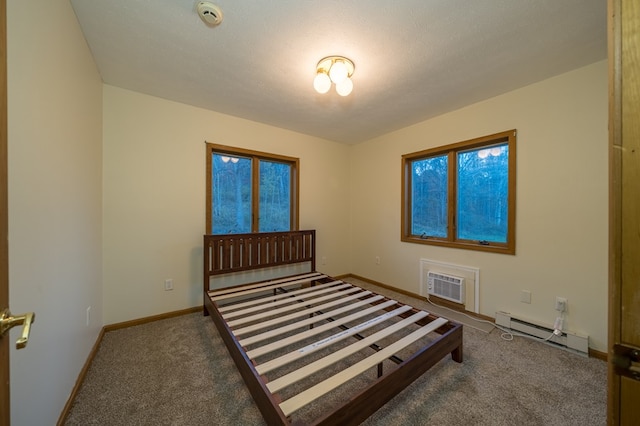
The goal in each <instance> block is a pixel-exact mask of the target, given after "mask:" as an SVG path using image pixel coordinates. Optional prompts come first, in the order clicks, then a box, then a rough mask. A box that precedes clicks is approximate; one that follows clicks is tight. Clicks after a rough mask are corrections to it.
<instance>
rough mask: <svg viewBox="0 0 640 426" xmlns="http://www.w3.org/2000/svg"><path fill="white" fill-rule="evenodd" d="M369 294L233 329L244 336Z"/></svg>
mask: <svg viewBox="0 0 640 426" xmlns="http://www.w3.org/2000/svg"><path fill="white" fill-rule="evenodd" d="M369 294H371V292H370V291H363V292H360V293H356V294H354V295H351V296H349V297H344V298H342V299H339V300H333V301H331V302H328V303H325V304H323V305H320V306H314V307H313V308H309V309H305V310H302V311H299V312H294V313H292V314H289V315H285V316H282V317H280V318H274V319H272V320H269V321H263V322H261V323H258V324H254V325H250V326H248V327H244V328H240V329H237V330H232V331H233V334H234V335H235V336H242V335H244V334H247V333H251V332H254V331H258V330H262V329H263V328H267V327H271V326H272V325H276V324H281V323H283V322H286V321H290V320H294V319H296V318H300V317H304V316H307V315H310V314H313V313H316V312H318V311H321V310H323V309H326V308H330V307H332V306H336V305H339V304H341V303H346V302H350V301H352V300H354V299H359V298H361V297H364V296H367V295H369Z"/></svg>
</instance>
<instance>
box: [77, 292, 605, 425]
mask: <svg viewBox="0 0 640 426" xmlns="http://www.w3.org/2000/svg"><path fill="white" fill-rule="evenodd" d="M363 286H364V285H363ZM375 290H376V291H378V292H379V293H381V294H388V295H389V296H390V297H396V296H397V295H394V294H389V293H393V292H389V291H387V290H385V289H379V288H375ZM401 297H403V296H397V298H398V299H400V298H401ZM404 297H406V296H404ZM420 303H424V302H422V301H415V300H413V304H414V305H418V304H420ZM418 307H421V306H418ZM421 308H422V309H426V308H424V307H421ZM426 310H428V309H426ZM445 316H446V315H445ZM485 327H486V326H484V325H480V326H479V327H478V328H480V329H477V328H473V327H470V326H465V327H464V362H463V363H462V364H458V363H455V362H453V361H452V360H451V358H450V357H447V358H445V359H444V360H442V361H441V362H440V363H438V364H437V365H436V366H434V367H433V368H432V369H431V370H429V371H428V372H427V373H426V374H424V375H423V376H421V377H420V378H419V379H418V380H416V381H415V382H414V383H413V384H412V385H411V386H409V387H408V388H406V389H405V390H404V391H403V392H402V393H400V394H399V395H398V396H396V397H395V398H394V399H393V400H392V401H390V402H389V403H388V404H386V405H385V406H384V407H382V408H381V409H380V410H378V411H377V412H376V413H375V414H374V415H373V416H371V417H370V418H369V419H368V420H367V421H365V422H364V424H365V425H385V426H394V425H403V426H405V425H427V424H428V425H509V426H511V425H518V426H526V425H545V426H547V425H562V426H565V425H605V424H606V387H607V382H606V379H607V377H606V376H607V367H606V363H605V362H603V361H600V360H597V359H593V358H591V359H589V358H585V357H582V356H579V355H575V354H572V353H569V352H566V351H563V350H561V349H558V348H555V347H551V346H549V345H545V344H543V343H539V342H535V341H531V340H529V339H524V338H518V337H516V338H515V339H514V340H513V341H506V340H503V339H502V338H501V337H500V334H501V332H500V331H498V330H495V329H494V330H493V331H490V332H487V331H482V330H481V329H482V328H485ZM487 330H489V329H487ZM66 424H67V425H195V424H209V425H230V426H237V425H261V424H264V421H263V419H262V417H261V415H260V412H259V411H258V409H257V407H256V406H255V404H254V403H253V400H252V399H251V396H250V394H249V392H248V391H247V389H246V386H245V385H244V382H243V381H242V378H241V377H240V375H239V373H238V371H237V370H236V367H235V365H234V364H233V361H232V360H231V357H230V356H229V354H228V352H227V350H226V347H225V346H224V344H223V342H222V339H221V338H220V336H219V334H218V332H217V330H216V329H215V327H214V325H213V322H212V321H211V319H210V318H209V317H203V316H202V314H199V313H196V314H189V315H184V316H181V317H177V318H172V319H167V320H161V321H156V322H153V323H149V324H145V325H140V326H136V327H131V328H127V329H121V330H116V331H112V332H108V333H106V334H105V336H104V339H103V341H102V344H101V345H100V348H99V350H98V353H97V355H96V357H95V359H94V362H93V364H92V365H91V367H90V369H89V371H88V374H87V377H86V379H85V382H84V384H83V386H82V388H81V389H80V391H79V393H78V395H77V398H76V400H75V402H74V404H73V406H72V408H71V411H70V413H69V416H68V418H67V422H66Z"/></svg>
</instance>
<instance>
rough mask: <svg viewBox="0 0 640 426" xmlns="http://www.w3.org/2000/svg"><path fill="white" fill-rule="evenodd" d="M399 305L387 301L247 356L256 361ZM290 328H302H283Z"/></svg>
mask: <svg viewBox="0 0 640 426" xmlns="http://www.w3.org/2000/svg"><path fill="white" fill-rule="evenodd" d="M371 299H375V297H372V298H371ZM378 299H380V298H378ZM367 300H370V299H367ZM397 303H398V302H396V301H395V300H388V301H386V302H384V303H380V304H379V305H375V306H372V307H371V308H369V309H365V310H364V311H358V312H356V313H354V314H351V315H347V316H346V317H342V318H339V319H336V320H334V321H332V322H328V323H326V324H323V325H321V326H318V327H313V328H311V329H309V330H307V331H304V332H302V333H298V334H294V335H293V336H289V337H287V338H285V339H280V340H277V341H275V342H273V343H269V344H268V345H264V346H260V347H259V348H256V349H254V350H251V351H247V356H248V357H249V359H255V358H257V357H259V356H262V355H265V354H268V353H269V352H273V351H275V350H277V349H280V348H283V347H285V346H288V345H290V344H293V343H296V342H299V341H300V340H302V339H306V338H309V337H312V336H315V335H316V334H320V333H322V332H324V331H326V330H331V329H332V328H335V327H339V326H341V325H343V324H346V323H348V322H351V321H355V320H357V319H360V318H362V317H364V316H367V315H369V314H372V313H374V312H376V311H379V310H381V309H385V308H388V307H390V306H393V305H395V304H397ZM354 309H355V307H354ZM330 314H331V315H335V314H334V313H333V312H331V313H330ZM313 320H314V321H319V320H320V318H319V316H317V317H314V318H313ZM288 327H291V328H290V330H295V329H296V328H301V327H300V326H299V325H298V323H296V324H294V325H292V326H287V327H283V328H288ZM290 330H285V331H281V332H280V333H278V334H282V333H286V332H287V331H290ZM269 334H270V336H268V337H272V336H273V334H272V333H269ZM268 337H265V339H266V338H268Z"/></svg>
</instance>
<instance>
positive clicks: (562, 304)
mask: <svg viewBox="0 0 640 426" xmlns="http://www.w3.org/2000/svg"><path fill="white" fill-rule="evenodd" d="M566 310H567V299H565V298H564V297H558V296H556V311H558V312H564V311H566Z"/></svg>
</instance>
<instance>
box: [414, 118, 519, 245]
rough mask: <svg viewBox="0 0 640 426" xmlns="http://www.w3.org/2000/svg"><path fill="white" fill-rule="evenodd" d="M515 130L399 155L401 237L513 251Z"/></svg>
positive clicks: (427, 242) (425, 242) (424, 241)
mask: <svg viewBox="0 0 640 426" xmlns="http://www.w3.org/2000/svg"><path fill="white" fill-rule="evenodd" d="M515 154H516V132H515V130H510V131H507V132H502V133H498V134H495V135H490V136H485V137H482V138H477V139H472V140H469V141H464V142H460V143H456V144H453V145H447V146H444V147H439V148H435V149H429V150H425V151H420V152H415V153H411V154H406V155H403V156H402V186H403V188H402V240H403V241H407V242H416V243H424V244H433V245H441V246H450V247H458V248H469V249H474V250H484V251H493V252H501V253H509V254H514V253H515V176H516V173H515V169H516V161H515V160H516V157H515Z"/></svg>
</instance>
